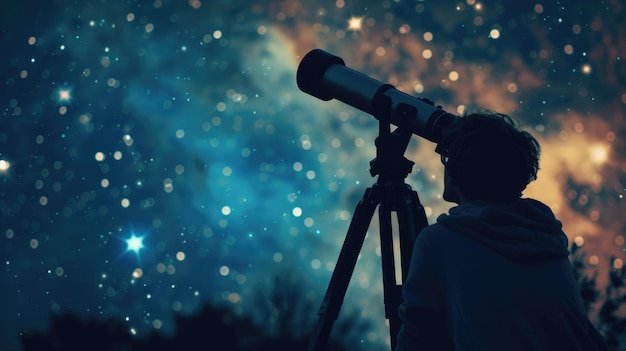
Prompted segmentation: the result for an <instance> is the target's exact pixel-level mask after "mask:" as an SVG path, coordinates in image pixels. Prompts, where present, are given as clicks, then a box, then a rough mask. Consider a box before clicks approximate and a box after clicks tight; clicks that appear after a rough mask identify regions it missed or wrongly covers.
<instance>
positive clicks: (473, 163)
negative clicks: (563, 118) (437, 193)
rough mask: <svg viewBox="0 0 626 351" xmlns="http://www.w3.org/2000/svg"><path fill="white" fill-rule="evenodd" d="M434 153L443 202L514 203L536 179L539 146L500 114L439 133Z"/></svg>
mask: <svg viewBox="0 0 626 351" xmlns="http://www.w3.org/2000/svg"><path fill="white" fill-rule="evenodd" d="M438 149H439V150H441V156H442V157H441V160H442V162H443V163H444V165H445V176H444V178H445V181H444V182H445V189H444V194H443V198H444V200H446V201H450V202H455V203H461V202H465V201H471V200H485V201H495V202H506V201H510V200H514V199H517V198H519V197H520V196H521V193H522V191H523V190H524V189H525V188H526V186H527V185H528V183H530V182H531V181H533V180H535V179H536V178H537V171H538V170H539V152H540V147H539V143H538V142H537V140H535V138H533V137H532V136H531V135H530V134H529V133H528V132H525V131H521V130H519V129H518V126H517V123H516V122H515V121H514V120H513V119H512V118H511V117H509V116H507V115H504V114H500V113H491V112H484V113H473V114H469V115H466V116H464V117H460V118H459V119H457V120H456V121H455V122H454V123H452V124H451V125H450V126H449V127H447V128H446V129H445V130H444V133H443V136H442V140H441V142H440V143H439V147H438Z"/></svg>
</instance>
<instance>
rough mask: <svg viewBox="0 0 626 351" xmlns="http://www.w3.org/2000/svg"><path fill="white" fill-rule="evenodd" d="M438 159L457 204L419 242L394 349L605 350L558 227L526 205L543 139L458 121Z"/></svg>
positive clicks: (501, 121) (477, 116)
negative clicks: (526, 191) (523, 194)
mask: <svg viewBox="0 0 626 351" xmlns="http://www.w3.org/2000/svg"><path fill="white" fill-rule="evenodd" d="M437 152H439V153H440V154H441V161H442V163H443V164H444V166H445V169H444V192H443V198H444V200H446V201H448V202H452V203H455V204H457V206H455V207H453V208H451V209H450V210H449V214H442V215H440V216H439V217H438V218H437V222H436V223H434V224H431V225H429V226H427V227H425V228H423V229H422V230H421V232H420V233H419V234H418V236H417V238H416V241H415V244H414V250H413V253H412V256H411V262H410V267H409V270H408V274H407V278H406V281H405V282H404V286H403V302H402V304H401V305H400V307H399V309H398V313H399V316H400V320H401V321H402V325H401V327H400V332H399V333H398V337H397V341H396V348H395V351H409V350H480V351H489V350H499V351H500V350H507V351H515V350H520V351H521V350H524V351H526V350H570V351H574V350H581V351H582V350H606V349H607V347H606V344H605V343H604V340H603V339H602V336H601V335H600V334H599V332H598V331H597V330H596V329H595V328H594V326H593V325H592V323H591V321H590V319H589V317H588V315H587V313H586V311H585V307H584V305H583V301H582V297H581V294H580V291H579V287H578V285H577V282H576V280H575V278H574V274H573V270H572V267H571V264H570V262H569V260H568V256H569V251H568V239H567V236H566V235H565V233H564V232H563V230H562V225H561V222H560V221H559V220H557V219H556V218H555V216H554V214H553V212H552V211H551V210H550V208H549V207H548V206H546V205H545V204H543V203H541V202H540V201H537V200H534V199H530V198H523V197H522V191H523V190H524V189H525V188H526V186H527V185H528V184H529V183H530V182H531V181H533V180H535V179H536V177H537V171H538V169H539V154H540V145H539V143H538V142H537V140H536V139H535V138H534V137H532V135H530V134H529V133H528V132H526V131H522V130H520V129H519V126H518V124H517V123H516V121H515V120H513V119H512V118H511V117H509V116H507V115H504V114H500V113H494V112H488V111H487V112H479V113H473V114H469V115H466V116H463V117H460V118H458V119H457V120H456V121H455V122H453V123H452V124H451V125H450V126H449V127H447V128H446V129H445V130H444V132H443V136H442V139H441V142H440V143H439V145H438V146H437Z"/></svg>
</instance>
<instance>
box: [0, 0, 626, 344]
mask: <svg viewBox="0 0 626 351" xmlns="http://www.w3.org/2000/svg"><path fill="white" fill-rule="evenodd" d="M625 12H626V4H625V3H624V1H621V0H614V1H594V2H590V1H563V2H535V3H532V2H524V1H516V2H510V1H508V2H505V1H477V0H466V1H459V2H456V3H455V2H446V1H433V0H425V1H416V0H413V1H407V0H390V1H379V0H376V1H349V0H336V1H314V0H310V1H309V0H302V1H297V0H293V1H290V0H285V1H243V0H242V1H235V0H204V1H198V0H189V1H185V0H179V1H173V0H155V1H132V0H128V1H121V0H120V1H114V0H109V1H106V0H99V1H61V0H51V1H44V0H36V1H10V2H8V3H6V4H3V9H2V13H1V14H0V19H1V22H0V33H1V40H0V52H1V54H0V62H1V66H0V81H1V83H2V87H1V93H0V214H1V220H0V258H1V264H2V270H1V271H0V286H1V287H2V289H1V290H2V291H1V292H0V294H1V295H0V311H2V317H0V323H1V324H0V345H2V349H3V350H18V349H19V341H18V340H19V335H20V334H21V333H24V332H28V331H36V330H40V331H43V330H45V329H46V328H47V322H48V318H49V315H50V314H52V313H55V312H65V311H72V312H74V313H77V314H78V315H80V316H81V317H83V318H109V317H114V318H117V319H119V320H122V321H124V323H125V324H126V325H127V327H128V331H129V333H133V334H137V335H138V336H141V335H145V334H146V333H148V332H150V331H153V330H155V329H156V330H160V331H163V332H164V333H171V332H173V325H172V320H173V316H174V314H175V313H179V314H190V313H194V312H195V311H197V309H198V308H199V307H200V306H202V305H203V304H205V303H210V304H215V305H220V306H228V307H231V308H232V309H234V310H235V311H236V312H237V313H238V314H241V315H249V316H252V317H253V318H255V320H256V321H258V322H260V323H263V324H264V325H266V326H267V327H268V328H269V329H270V331H271V329H272V328H273V326H275V325H276V321H277V318H278V316H276V315H275V314H273V313H272V307H271V306H270V305H269V304H268V303H267V301H268V298H269V296H271V294H272V292H273V291H274V290H275V289H277V288H278V289H295V290H296V291H297V293H298V294H300V295H301V301H302V304H303V305H302V306H305V305H307V304H311V305H312V306H313V308H311V309H310V311H308V310H307V311H304V316H301V318H300V320H301V323H300V325H294V329H296V330H301V331H302V332H306V331H308V329H307V328H310V327H311V326H312V325H313V323H314V322H315V321H316V320H317V316H316V313H317V307H318V306H319V303H320V302H321V299H322V296H323V294H324V292H325V290H326V286H327V284H328V281H329V279H330V274H331V272H332V270H333V268H334V264H335V262H336V259H337V256H338V253H339V249H340V248H341V245H342V243H343V239H344V237H345V233H346V231H347V228H348V225H349V222H350V219H351V217H352V212H353V210H354V208H355V206H356V203H357V202H358V200H359V199H360V198H361V196H362V194H363V192H364V190H365V189H366V188H367V187H368V186H370V185H371V184H373V183H374V181H375V179H374V178H372V177H371V176H370V174H369V161H370V160H371V159H372V158H374V157H375V146H374V139H375V137H376V135H377V132H378V130H377V121H376V120H375V119H374V118H373V117H372V116H370V115H367V114H365V113H363V112H360V111H358V110H356V109H354V108H353V107H351V106H349V105H346V104H343V103H341V102H337V101H331V102H324V101H321V100H318V99H316V98H314V97H312V96H310V95H308V94H305V93H303V92H301V91H300V90H299V89H298V88H297V86H296V79H295V72H296V69H297V66H298V63H299V62H300V60H301V58H302V57H303V56H304V54H306V53H307V52H308V51H309V50H311V49H314V48H322V49H324V50H326V51H329V52H332V53H334V54H336V55H338V56H340V57H342V58H343V59H344V60H345V62H346V65H347V66H349V67H351V68H353V69H356V70H358V71H361V72H363V73H365V74H367V75H370V76H371V77H373V78H375V79H378V80H380V81H382V82H388V83H391V84H393V85H394V86H396V87H397V88H398V89H400V90H403V91H405V92H407V93H409V94H413V95H415V96H421V97H427V98H429V99H431V100H434V101H435V102H436V103H437V104H440V105H442V107H443V108H444V109H445V110H446V111H449V112H451V113H454V114H458V115H460V114H463V113H464V112H465V111H466V109H469V110H470V111H475V110H478V109H490V110H494V111H498V112H502V113H506V114H510V115H512V116H514V117H515V118H517V119H518V120H519V121H520V122H521V123H522V125H523V126H524V128H525V129H527V130H529V131H530V132H531V133H532V134H533V135H534V136H535V137H536V138H537V139H538V140H539V142H540V143H541V145H542V159H541V164H540V166H541V171H540V173H539V175H538V180H537V181H536V182H535V183H533V184H532V185H531V186H530V187H529V188H528V190H527V191H526V192H525V194H524V195H525V196H527V197H533V198H536V199H539V200H541V201H543V202H545V203H546V204H548V205H549V206H550V207H551V208H552V209H553V211H554V212H555V213H556V215H557V217H558V218H560V219H561V220H562V221H563V222H564V228H565V231H566V232H567V234H568V236H569V239H570V240H571V241H576V242H577V243H578V244H584V248H585V250H587V252H588V255H587V258H588V263H589V264H591V266H595V267H597V269H599V270H606V269H607V267H608V265H609V258H610V257H611V256H615V257H617V260H615V262H614V266H615V268H619V267H621V266H622V265H623V260H624V259H625V254H624V248H625V247H626V245H625V244H624V240H625V231H626V220H625V219H624V213H626V199H624V196H625V194H626V189H625V188H626V143H625V141H626V121H625V117H624V116H625V113H626V25H625V23H624V21H623V18H624V17H626V13H625ZM434 148H435V145H434V144H433V143H431V142H428V141H425V140H424V139H420V138H419V137H417V136H414V137H413V139H412V140H411V143H410V144H409V147H408V150H407V153H406V157H407V158H409V159H410V160H412V161H414V162H415V166H414V167H413V172H412V173H411V174H410V175H409V176H408V178H407V183H409V184H410V185H411V186H413V188H414V189H415V190H417V191H418V193H419V195H420V199H421V201H422V203H423V205H424V206H425V207H426V214H427V216H428V219H429V222H431V223H432V222H433V221H434V220H435V219H436V217H437V215H439V214H440V213H442V212H446V211H447V210H448V209H449V208H450V206H451V205H450V204H448V203H445V202H444V201H443V200H442V199H441V192H442V190H443V181H442V175H443V166H442V165H441V163H440V161H439V157H438V155H437V154H436V153H435V152H434ZM376 228H377V226H376V225H375V224H374V223H373V225H372V226H371V234H372V235H368V237H367V238H366V242H365V245H364V247H363V249H362V252H361V258H360V260H359V261H358V263H357V269H356V271H355V273H354V275H353V278H354V279H353V280H352V283H351V285H350V288H349V290H348V293H347V296H346V302H345V304H344V307H343V309H342V316H356V317H358V318H359V319H362V320H367V321H371V323H372V329H371V330H368V331H366V332H365V333H364V334H362V335H354V336H353V338H354V340H358V342H360V343H362V344H366V345H369V347H370V349H384V345H386V343H387V342H388V340H387V339H388V332H387V330H386V329H385V328H386V327H385V322H384V317H383V303H382V285H381V284H382V283H381V281H382V275H381V272H380V248H379V242H378V239H377V230H376ZM277 279H278V282H277ZM295 309H296V307H295V306H294V310H295ZM294 313H295V312H294ZM307 313H308V314H307ZM5 345H6V347H5Z"/></svg>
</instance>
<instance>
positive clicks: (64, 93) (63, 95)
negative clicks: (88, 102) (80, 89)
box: [57, 88, 72, 103]
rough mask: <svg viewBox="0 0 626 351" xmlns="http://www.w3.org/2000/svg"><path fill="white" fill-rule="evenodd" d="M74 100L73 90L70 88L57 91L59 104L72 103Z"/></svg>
mask: <svg viewBox="0 0 626 351" xmlns="http://www.w3.org/2000/svg"><path fill="white" fill-rule="evenodd" d="M71 100H72V89H70V88H59V90H58V91H57V102H58V103H64V102H70V101H71Z"/></svg>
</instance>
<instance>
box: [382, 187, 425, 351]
mask: <svg viewBox="0 0 626 351" xmlns="http://www.w3.org/2000/svg"><path fill="white" fill-rule="evenodd" d="M392 189H393V191H392V192H391V194H390V195H388V196H387V197H385V198H383V200H382V202H381V205H380V210H379V216H380V224H381V226H380V234H381V250H382V259H383V284H384V294H385V315H386V317H387V319H388V320H389V332H390V336H391V348H392V350H393V349H395V346H396V337H397V335H398V332H399V331H400V326H401V321H400V318H399V316H398V307H399V306H400V304H401V303H402V284H401V282H397V281H396V274H395V273H396V270H395V261H394V249H393V239H394V237H393V233H392V225H391V211H392V209H394V210H395V211H396V216H397V221H398V230H399V233H398V239H399V241H400V262H401V268H400V269H401V274H402V282H404V280H405V279H406V276H407V274H408V269H409V264H410V260H411V255H412V253H413V243H414V241H415V237H416V236H417V234H418V233H419V232H420V231H421V230H422V229H423V228H424V227H426V226H427V225H428V220H427V219H426V214H425V212H424V208H423V207H422V205H421V204H420V202H419V198H418V196H417V192H415V191H412V190H411V188H410V187H409V186H408V185H406V184H401V185H397V186H396V187H393V188H392Z"/></svg>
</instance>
